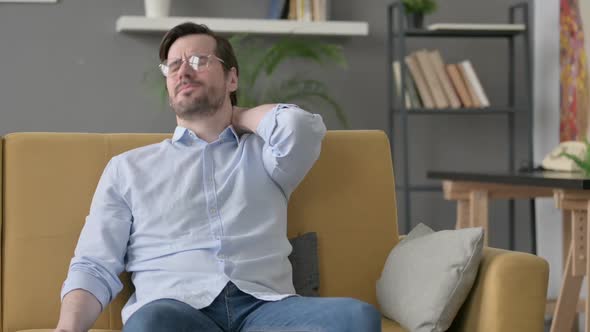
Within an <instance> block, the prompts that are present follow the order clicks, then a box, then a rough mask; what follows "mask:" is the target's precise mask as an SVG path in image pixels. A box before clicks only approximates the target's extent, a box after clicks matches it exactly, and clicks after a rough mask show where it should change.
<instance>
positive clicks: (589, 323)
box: [573, 201, 590, 332]
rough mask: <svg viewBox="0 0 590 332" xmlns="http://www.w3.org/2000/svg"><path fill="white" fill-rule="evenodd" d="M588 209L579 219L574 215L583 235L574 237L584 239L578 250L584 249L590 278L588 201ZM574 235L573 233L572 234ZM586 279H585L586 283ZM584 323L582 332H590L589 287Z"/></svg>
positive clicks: (589, 205)
mask: <svg viewBox="0 0 590 332" xmlns="http://www.w3.org/2000/svg"><path fill="white" fill-rule="evenodd" d="M587 204H588V208H586V211H584V214H583V215H581V216H580V217H576V216H575V215H574V220H573V221H574V223H575V225H574V227H577V228H578V229H582V230H584V234H583V235H581V234H580V235H578V234H576V236H577V237H578V238H579V239H581V238H582V237H583V238H584V244H583V245H581V246H578V247H579V248H581V247H584V253H583V255H584V259H585V263H586V269H585V270H586V271H585V272H586V273H585V274H586V276H587V277H590V258H589V257H590V243H589V240H590V227H589V226H588V222H590V219H588V216H590V213H589V212H588V211H590V210H588V209H589V208H590V201H588V203H587ZM582 218H583V220H582ZM574 234H575V233H574ZM588 280H589V279H588V278H586V282H588ZM585 314H586V322H585V326H584V331H586V332H590V319H589V317H590V285H586V312H585Z"/></svg>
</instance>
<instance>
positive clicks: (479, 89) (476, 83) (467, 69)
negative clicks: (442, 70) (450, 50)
mask: <svg viewBox="0 0 590 332" xmlns="http://www.w3.org/2000/svg"><path fill="white" fill-rule="evenodd" d="M461 66H462V67H463V72H464V73H465V77H466V81H467V80H469V83H471V85H473V89H474V92H475V95H476V96H477V99H478V100H479V102H480V104H481V106H482V107H489V106H490V101H489V100H488V96H487V95H486V93H485V91H484V89H483V86H482V85H481V82H480V80H479V78H478V77H477V74H476V73H475V69H473V66H472V65H471V61H469V60H465V61H462V62H461Z"/></svg>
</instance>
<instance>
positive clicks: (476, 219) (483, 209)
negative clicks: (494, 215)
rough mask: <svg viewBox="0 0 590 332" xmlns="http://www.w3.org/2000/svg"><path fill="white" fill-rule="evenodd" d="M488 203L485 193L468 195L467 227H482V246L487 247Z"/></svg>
mask: <svg viewBox="0 0 590 332" xmlns="http://www.w3.org/2000/svg"><path fill="white" fill-rule="evenodd" d="M488 202H489V195H488V192H487V191H472V192H470V193H469V227H482V228H483V230H484V246H487V245H488Z"/></svg>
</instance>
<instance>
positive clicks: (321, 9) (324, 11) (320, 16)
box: [312, 0, 328, 21]
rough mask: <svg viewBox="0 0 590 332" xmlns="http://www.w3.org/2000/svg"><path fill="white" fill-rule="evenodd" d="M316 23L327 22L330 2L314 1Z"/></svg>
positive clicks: (313, 10)
mask: <svg viewBox="0 0 590 332" xmlns="http://www.w3.org/2000/svg"><path fill="white" fill-rule="evenodd" d="M312 12H313V20H314V21H326V20H327V17H328V0H312Z"/></svg>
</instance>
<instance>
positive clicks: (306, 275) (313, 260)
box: [289, 232, 320, 296]
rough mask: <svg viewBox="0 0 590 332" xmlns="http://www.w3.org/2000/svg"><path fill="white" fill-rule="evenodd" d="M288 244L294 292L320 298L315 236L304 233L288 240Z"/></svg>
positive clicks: (316, 239)
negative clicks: (290, 248) (289, 245)
mask: <svg viewBox="0 0 590 332" xmlns="http://www.w3.org/2000/svg"><path fill="white" fill-rule="evenodd" d="M289 242H291V246H293V251H292V252H291V255H289V260H290V261H291V265H292V266H293V286H295V292H296V293H297V294H299V295H301V296H320V293H319V289H320V269H319V265H318V237H317V234H316V233H315V232H311V233H305V234H302V235H299V236H297V237H295V238H292V239H290V240H289Z"/></svg>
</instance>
